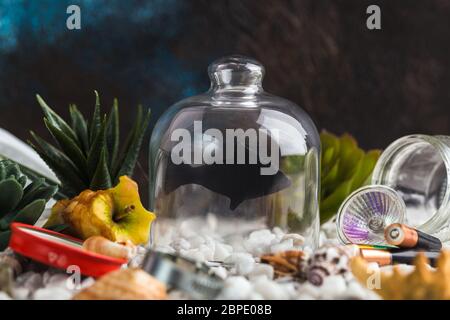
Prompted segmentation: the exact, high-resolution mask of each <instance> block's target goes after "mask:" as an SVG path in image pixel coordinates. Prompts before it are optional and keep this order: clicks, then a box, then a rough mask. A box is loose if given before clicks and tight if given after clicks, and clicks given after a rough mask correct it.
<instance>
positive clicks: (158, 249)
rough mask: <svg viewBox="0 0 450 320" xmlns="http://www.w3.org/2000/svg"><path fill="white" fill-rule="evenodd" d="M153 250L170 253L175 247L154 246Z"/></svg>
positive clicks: (173, 251)
mask: <svg viewBox="0 0 450 320" xmlns="http://www.w3.org/2000/svg"><path fill="white" fill-rule="evenodd" d="M155 250H157V251H160V252H164V253H170V254H174V253H175V249H174V248H172V247H171V246H168V245H162V246H156V247H155Z"/></svg>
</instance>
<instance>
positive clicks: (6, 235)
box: [0, 231, 11, 251]
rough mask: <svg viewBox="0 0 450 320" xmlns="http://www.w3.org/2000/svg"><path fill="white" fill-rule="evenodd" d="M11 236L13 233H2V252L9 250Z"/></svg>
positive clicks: (0, 241) (0, 245) (0, 249)
mask: <svg viewBox="0 0 450 320" xmlns="http://www.w3.org/2000/svg"><path fill="white" fill-rule="evenodd" d="M10 236H11V231H3V232H0V251H4V250H5V249H6V248H8V244H9V237H10Z"/></svg>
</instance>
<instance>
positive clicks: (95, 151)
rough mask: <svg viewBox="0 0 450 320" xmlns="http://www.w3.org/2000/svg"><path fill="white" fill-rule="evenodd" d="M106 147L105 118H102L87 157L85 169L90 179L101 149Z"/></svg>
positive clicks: (94, 170)
mask: <svg viewBox="0 0 450 320" xmlns="http://www.w3.org/2000/svg"><path fill="white" fill-rule="evenodd" d="M104 148H106V120H105V119H103V121H102V124H101V126H100V130H99V131H98V132H97V136H96V137H95V139H94V141H93V142H92V145H91V148H90V149H89V154H88V158H87V166H88V167H87V170H88V174H89V177H90V178H91V179H92V177H93V176H94V174H95V172H96V170H97V167H98V163H99V161H100V153H101V150H103V149H104Z"/></svg>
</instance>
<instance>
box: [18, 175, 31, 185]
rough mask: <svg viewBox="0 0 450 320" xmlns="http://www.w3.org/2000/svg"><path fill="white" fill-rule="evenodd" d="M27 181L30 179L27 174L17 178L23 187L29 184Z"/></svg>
mask: <svg viewBox="0 0 450 320" xmlns="http://www.w3.org/2000/svg"><path fill="white" fill-rule="evenodd" d="M27 181H28V179H27V177H26V176H21V177H20V178H19V179H17V182H19V183H20V185H21V186H22V188H25V186H26V185H27Z"/></svg>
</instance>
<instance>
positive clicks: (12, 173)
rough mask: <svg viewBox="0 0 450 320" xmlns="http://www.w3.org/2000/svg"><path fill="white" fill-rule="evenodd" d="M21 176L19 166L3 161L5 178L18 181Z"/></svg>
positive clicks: (9, 161)
mask: <svg viewBox="0 0 450 320" xmlns="http://www.w3.org/2000/svg"><path fill="white" fill-rule="evenodd" d="M21 176H22V173H21V172H20V168H19V165H18V164H17V163H15V162H13V161H11V160H5V178H11V177H13V178H14V179H15V180H18V179H19V178H20V177H21Z"/></svg>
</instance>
